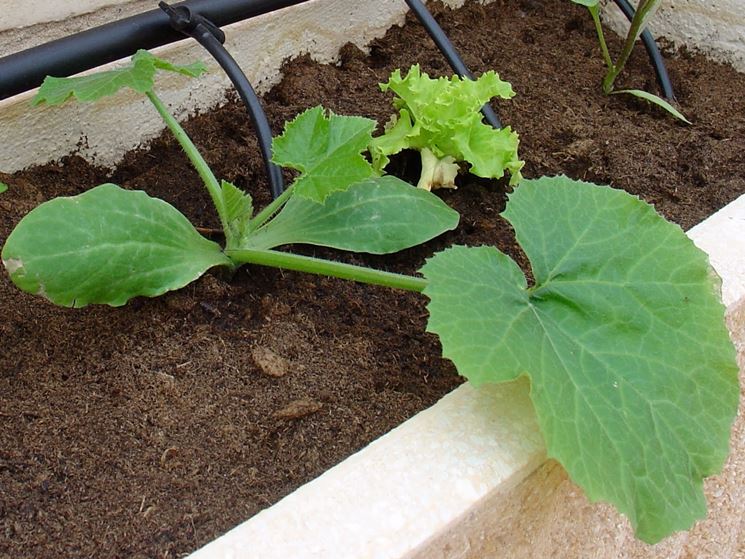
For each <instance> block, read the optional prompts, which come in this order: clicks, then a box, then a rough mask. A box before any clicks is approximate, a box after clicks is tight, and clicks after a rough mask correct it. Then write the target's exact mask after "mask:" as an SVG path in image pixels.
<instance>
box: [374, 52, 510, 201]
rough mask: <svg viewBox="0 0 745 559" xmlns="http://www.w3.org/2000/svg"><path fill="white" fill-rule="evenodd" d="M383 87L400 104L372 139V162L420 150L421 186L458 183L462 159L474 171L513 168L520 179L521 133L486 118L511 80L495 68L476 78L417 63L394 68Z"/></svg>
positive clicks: (381, 164)
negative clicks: (484, 110)
mask: <svg viewBox="0 0 745 559" xmlns="http://www.w3.org/2000/svg"><path fill="white" fill-rule="evenodd" d="M380 87H381V89H382V90H383V91H389V90H390V91H392V92H393V93H395V94H396V98H395V100H394V101H393V106H394V107H395V108H396V109H397V110H398V114H397V115H394V116H393V117H392V118H391V120H390V121H389V122H388V124H387V125H386V127H385V133H384V134H383V135H382V136H378V137H377V138H375V139H374V140H373V141H372V143H371V144H370V154H371V155H372V160H373V165H374V166H375V168H376V169H377V170H378V171H381V170H382V169H384V168H385V166H386V165H387V164H388V162H389V156H391V155H394V154H396V153H399V152H400V151H402V150H405V149H415V150H417V151H419V152H420V154H421V159H422V173H421V178H420V180H419V183H418V185H417V186H419V187H420V188H424V189H426V190H431V189H433V188H455V177H456V175H457V174H458V170H459V167H458V162H461V161H465V162H468V163H469V164H470V171H471V173H473V174H474V175H477V176H479V177H484V178H501V177H503V176H504V173H505V171H509V173H510V184H512V185H515V184H518V183H519V182H520V178H521V175H520V169H522V167H523V165H524V163H523V162H522V161H520V159H519V157H518V155H517V147H518V136H517V134H516V133H515V132H513V131H512V129H511V128H510V127H509V126H507V127H505V128H502V129H500V130H495V129H494V128H492V127H491V126H489V125H488V124H486V123H485V122H484V121H483V117H482V114H481V112H480V109H481V107H482V106H483V105H484V104H485V103H488V102H489V100H490V99H491V98H492V97H501V98H502V99H510V98H511V97H513V96H514V92H513V91H512V86H511V85H510V84H509V83H507V82H504V81H502V80H500V79H499V76H498V75H497V74H496V72H494V71H489V72H486V73H485V74H483V75H482V76H481V77H480V78H478V79H477V80H469V79H463V78H460V77H458V76H452V77H450V78H444V77H443V78H437V79H433V78H430V77H429V76H428V75H427V74H426V73H424V72H422V71H421V70H420V68H419V66H418V65H416V66H412V68H411V69H410V70H409V72H408V73H407V74H406V76H405V77H403V78H402V77H401V71H400V70H396V71H394V72H393V74H392V75H391V77H390V79H389V80H388V82H386V83H384V84H381V86H380Z"/></svg>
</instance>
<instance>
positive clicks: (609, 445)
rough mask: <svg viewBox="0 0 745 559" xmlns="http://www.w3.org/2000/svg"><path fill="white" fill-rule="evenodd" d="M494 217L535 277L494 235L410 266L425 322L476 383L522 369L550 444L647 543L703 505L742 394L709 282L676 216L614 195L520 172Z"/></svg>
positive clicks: (701, 257) (594, 496)
mask: <svg viewBox="0 0 745 559" xmlns="http://www.w3.org/2000/svg"><path fill="white" fill-rule="evenodd" d="M503 215H504V217H505V218H506V219H507V220H508V221H509V222H510V223H511V224H512V225H513V227H514V228H515V232H516V234H517V239H518V241H519V243H520V244H521V246H522V247H523V249H524V251H525V253H526V254H527V256H528V258H529V259H530V262H531V266H532V271H533V275H534V277H535V285H534V286H532V287H528V284H527V281H526V279H525V277H524V275H523V273H522V272H521V271H520V269H519V268H518V267H517V265H516V264H515V263H514V262H513V261H512V260H511V259H510V258H509V257H507V256H506V255H504V254H502V253H501V252H499V251H498V250H496V249H494V248H491V247H480V248H465V247H455V248H452V249H449V250H446V251H444V252H443V253H440V254H438V255H436V256H435V257H434V258H432V259H431V260H430V261H429V262H428V263H427V264H426V265H425V266H424V268H423V269H422V273H423V274H424V275H425V276H426V278H427V279H428V281H429V286H428V287H427V288H426V290H425V294H426V295H427V296H428V297H429V298H430V303H429V307H428V308H429V311H430V315H431V318H430V321H429V326H428V329H429V330H430V331H432V332H435V333H437V334H438V335H439V336H440V339H441V341H442V346H443V354H444V355H445V356H446V357H448V358H450V359H452V361H453V362H454V363H455V365H456V366H457V368H458V370H459V371H460V373H461V374H463V375H464V376H466V377H467V378H468V379H469V380H471V381H472V382H474V383H476V384H480V383H484V382H503V381H511V380H514V379H516V378H518V377H520V376H522V375H527V376H529V377H530V380H531V398H532V400H533V403H534V405H535V410H536V413H537V416H538V420H539V423H540V426H541V429H542V431H543V434H544V437H545V440H546V445H547V448H548V453H549V455H550V456H551V457H554V458H556V459H557V460H559V461H560V462H561V463H562V464H563V465H564V467H565V468H566V469H567V471H568V472H569V474H570V475H571V477H572V478H573V479H574V481H576V482H577V483H578V484H579V485H581V486H582V487H583V488H584V489H585V491H586V493H587V495H588V497H589V498H590V499H591V500H604V501H609V502H611V503H613V504H614V505H615V506H616V507H617V508H618V509H619V510H620V511H621V512H623V513H625V514H626V515H628V517H629V518H630V520H631V523H632V525H633V526H634V528H635V529H636V532H637V536H638V537H639V538H641V539H642V540H644V541H646V542H650V543H653V542H656V541H658V540H660V539H662V538H664V537H665V536H667V535H669V534H670V533H672V532H673V531H676V530H683V529H687V528H689V527H690V526H691V525H692V523H693V521H694V520H696V519H699V518H702V517H704V516H705V514H706V501H705V499H704V494H703V490H702V479H703V478H704V477H705V476H708V475H711V474H713V473H715V472H717V471H718V470H719V469H720V468H721V467H722V464H723V462H724V460H725V457H726V455H727V452H728V440H729V432H730V427H731V424H732V421H733V418H734V416H735V413H736V410H737V401H738V396H739V390H738V380H737V366H736V362H735V352H734V349H733V346H732V343H731V342H730V339H729V336H728V333H727V330H726V328H725V325H724V320H723V318H724V308H723V306H722V304H721V303H720V301H719V295H718V287H719V285H718V281H717V280H716V279H715V277H714V274H712V272H711V270H710V268H709V266H708V261H707V258H706V255H705V254H704V253H703V252H701V251H700V250H699V249H697V248H696V247H695V246H694V245H693V243H692V242H691V241H690V240H689V239H688V238H687V237H686V236H685V234H684V233H683V232H682V231H681V230H680V228H679V227H677V226H676V225H673V224H671V223H669V222H667V221H665V220H664V219H663V218H661V217H660V216H659V215H657V214H656V213H655V212H654V209H653V208H652V207H651V206H649V205H647V204H646V203H644V202H642V201H640V200H639V199H637V198H635V197H632V196H630V195H628V194H626V193H624V192H621V191H616V190H612V189H610V188H606V187H598V186H596V185H591V184H588V183H582V182H576V181H572V180H570V179H568V178H566V177H556V178H544V179H539V180H535V181H525V182H524V183H523V184H522V185H521V186H520V187H519V188H517V189H516V191H515V192H514V194H512V195H511V197H510V200H509V203H508V206H507V209H506V210H505V212H504V214H503Z"/></svg>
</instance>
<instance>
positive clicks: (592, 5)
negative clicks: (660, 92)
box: [572, 0, 691, 124]
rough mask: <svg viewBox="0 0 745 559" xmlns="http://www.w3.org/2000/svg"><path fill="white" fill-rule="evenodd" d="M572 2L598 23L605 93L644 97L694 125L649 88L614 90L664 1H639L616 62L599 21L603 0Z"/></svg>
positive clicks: (576, 0) (596, 24)
mask: <svg viewBox="0 0 745 559" xmlns="http://www.w3.org/2000/svg"><path fill="white" fill-rule="evenodd" d="M572 2H574V3H575V4H579V5H581V6H585V7H586V8H587V9H588V11H589V12H590V15H591V16H592V20H593V22H594V23H595V30H596V32H597V35H598V42H599V43H600V50H601V51H602V54H603V60H604V61H605V65H606V67H607V72H606V74H605V77H604V78H603V92H604V93H605V94H606V95H611V94H616V93H628V94H630V95H634V96H635V97H638V98H640V99H644V100H645V101H649V102H650V103H652V104H654V105H657V106H658V107H660V108H662V109H664V110H666V111H667V112H668V113H670V114H671V115H672V116H674V117H675V118H677V119H678V120H680V121H682V122H685V123H686V124H691V122H690V121H689V120H688V119H687V118H686V117H685V116H684V115H683V114H682V113H681V112H680V111H679V110H678V109H676V108H675V107H673V106H672V105H671V104H670V103H669V102H667V101H665V100H664V99H662V98H661V97H659V96H657V95H655V94H654V93H649V92H647V91H641V90H638V89H621V90H616V89H615V83H616V78H618V76H619V74H620V73H621V72H622V71H623V69H624V68H625V67H626V62H628V60H629V57H630V56H631V53H632V52H633V50H634V44H635V43H636V41H637V39H639V37H640V36H641V34H642V33H643V32H644V29H645V28H646V26H647V24H648V23H649V20H650V19H651V18H652V16H653V15H654V14H655V12H656V11H657V9H658V8H659V7H660V4H662V0H641V1H640V2H639V6H638V7H637V9H636V13H635V14H634V17H633V19H632V21H631V26H630V28H629V32H628V34H627V35H626V40H625V41H624V45H623V49H622V50H621V54H620V55H619V57H618V61H617V62H613V58H612V57H611V55H610V52H609V51H608V45H607V43H606V42H605V35H604V33H603V27H602V24H601V22H600V7H599V4H600V0H572Z"/></svg>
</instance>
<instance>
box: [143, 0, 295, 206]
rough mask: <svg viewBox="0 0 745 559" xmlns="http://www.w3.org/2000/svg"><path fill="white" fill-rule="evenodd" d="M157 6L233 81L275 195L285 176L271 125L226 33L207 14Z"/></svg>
mask: <svg viewBox="0 0 745 559" xmlns="http://www.w3.org/2000/svg"><path fill="white" fill-rule="evenodd" d="M158 6H159V7H160V9H161V10H163V11H164V12H165V13H166V14H168V16H169V18H170V20H171V25H172V26H173V28H174V29H176V30H177V31H179V32H181V33H183V34H185V35H186V36H188V37H192V38H193V39H194V40H195V41H197V42H198V43H199V44H200V45H202V46H203V47H204V48H205V49H206V50H207V51H208V52H209V53H210V54H211V55H212V56H213V58H214V59H215V60H216V61H217V63H218V64H220V66H221V67H222V69H223V70H224V71H225V73H226V74H227V75H228V77H229V78H230V81H231V82H233V85H234V86H235V89H236V90H237V91H238V94H239V95H240V97H241V99H242V100H243V103H244V104H245V105H246V108H247V109H248V113H249V115H250V117H251V122H252V123H253V125H254V129H255V130H256V136H257V138H258V140H259V149H260V150H261V156H262V158H263V159H264V168H265V169H266V174H267V176H268V177H269V187H270V189H271V191H272V197H273V198H277V197H278V196H279V195H280V194H282V191H283V190H284V180H283V179H282V169H280V168H279V167H278V166H277V165H275V164H274V163H272V129H271V127H270V126H269V121H268V120H267V118H266V113H264V109H263V108H262V106H261V102H260V101H259V98H258V97H257V95H256V92H255V91H254V89H253V87H251V83H250V82H249V81H248V78H247V77H246V74H245V73H244V72H243V70H241V67H240V66H238V63H237V62H236V61H235V59H234V58H233V57H232V56H231V55H230V53H229V52H228V51H227V49H226V48H225V47H224V46H223V43H224V42H225V33H223V32H222V30H221V29H220V28H219V27H217V26H216V25H215V24H214V23H212V22H211V21H210V20H208V19H207V18H205V17H203V16H200V15H198V14H193V13H192V12H191V10H190V9H189V8H188V7H186V6H178V7H172V6H169V5H168V4H167V3H166V2H160V3H159V4H158Z"/></svg>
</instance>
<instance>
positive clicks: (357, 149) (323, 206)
mask: <svg viewBox="0 0 745 559" xmlns="http://www.w3.org/2000/svg"><path fill="white" fill-rule="evenodd" d="M157 68H160V69H164V70H168V71H175V72H179V73H184V74H187V75H196V74H199V73H201V71H202V68H201V66H199V67H198V66H196V65H192V66H174V65H171V64H168V63H165V62H163V61H160V60H158V59H155V58H154V57H152V56H151V55H149V54H147V53H138V55H136V56H135V59H134V65H133V66H132V67H131V68H129V69H124V70H118V71H114V72H108V73H105V74H103V75H98V77H95V76H90V77H87V78H77V79H71V80H50V81H48V82H46V83H45V85H44V86H43V87H42V88H41V90H40V92H39V95H38V97H37V100H38V102H48V103H60V102H62V101H64V100H65V99H67V98H69V97H70V96H75V97H78V98H81V99H91V100H93V99H97V98H99V97H100V96H101V94H100V92H107V93H109V94H110V93H113V92H114V91H115V90H116V89H118V88H119V87H122V86H123V85H127V86H129V87H132V88H133V89H137V88H139V89H138V90H139V91H141V92H143V93H145V94H146V95H147V96H148V98H150V100H151V101H152V102H153V103H154V104H155V106H156V108H157V109H158V111H159V112H160V113H161V115H163V118H164V119H165V121H166V123H167V124H168V126H169V128H170V129H171V130H172V131H173V132H174V133H175V134H176V137H177V138H178V140H179V142H180V143H181V145H182V147H183V148H184V150H185V151H186V153H187V155H188V156H189V157H190V159H191V161H192V163H193V164H194V165H195V167H196V168H197V170H198V171H199V174H200V176H201V177H202V179H203V181H204V182H205V184H206V185H207V188H208V190H209V191H210V194H211V195H212V197H213V200H214V202H215V206H216V208H217V211H218V214H219V215H220V220H221V221H222V224H223V228H224V231H225V236H226V246H225V248H224V249H223V248H221V247H220V246H219V245H218V244H216V243H214V242H212V241H209V240H207V239H205V238H204V237H202V236H201V235H199V233H198V232H197V231H196V230H195V228H194V227H193V226H192V225H191V223H189V221H188V220H187V219H186V217H184V216H183V215H182V214H181V213H180V212H179V211H178V210H176V209H175V208H174V207H172V206H170V205H169V204H167V203H165V202H163V201H161V200H157V199H154V198H151V197H150V196H148V195H147V194H145V193H144V192H139V191H128V190H123V189H121V188H119V187H117V186H115V185H111V184H106V185H101V186H98V187H96V188H94V189H92V190H90V191H88V192H85V193H83V194H81V195H78V196H75V197H72V198H60V199H56V200H52V201H50V202H46V203H45V204H42V205H41V206H39V207H38V208H36V209H34V210H33V211H31V212H30V213H29V214H28V215H27V216H26V217H25V218H23V219H22V220H21V222H20V223H19V224H18V226H17V227H16V229H15V230H14V231H13V232H12V233H11V235H10V237H9V238H8V240H7V241H6V243H5V246H4V248H3V251H2V259H3V263H4V264H5V267H6V269H7V270H8V273H9V274H10V277H11V279H12V280H13V281H14V282H15V283H16V284H17V285H18V286H19V287H21V288H22V289H24V290H26V291H29V292H31V293H35V294H38V295H42V296H44V297H46V298H48V299H49V300H51V301H53V302H55V303H56V304H59V305H66V306H77V307H79V306H84V305H86V304H90V303H107V304H110V305H122V304H124V303H125V302H126V301H127V300H128V299H130V298H131V297H134V296H137V295H147V296H154V295H158V294H161V293H163V292H165V291H167V290H169V289H177V288H179V287H181V286H183V285H185V284H187V283H188V282H190V281H192V280H194V279H196V278H197V277H199V276H200V275H201V274H203V273H204V272H205V271H206V270H207V269H209V268H211V267H213V266H225V267H229V268H234V267H236V266H238V265H241V264H244V263H252V264H259V265H267V266H273V267H277V268H285V269H289V270H296V271H301V272H309V273H314V274H320V275H327V276H334V277H338V278H343V279H349V280H354V281H358V282H363V283H370V284H375V285H383V286H388V287H393V288H398V289H405V290H409V291H414V292H419V293H423V294H424V295H425V296H426V297H428V298H429V304H428V306H427V308H428V310H429V313H430V317H429V321H428V325H427V330H428V331H430V332H433V333H435V334H437V335H438V336H439V337H440V341H441V343H442V348H443V355H444V356H445V357H447V358H449V359H451V360H452V361H453V362H454V363H455V365H456V367H457V368H458V371H459V372H460V373H461V374H462V375H463V376H465V377H466V378H467V379H469V380H470V381H471V382H473V383H474V384H477V385H478V384H483V383H487V382H509V381H513V380H515V379H517V378H519V377H522V376H527V377H529V379H530V383H531V392H530V395H531V399H532V401H533V404H534V407H535V412H536V415H537V417H538V422H539V425H540V427H541V429H542V432H543V435H544V438H545V441H546V446H547V449H548V455H549V456H551V457H553V458H555V459H556V460H558V461H559V462H560V463H561V464H563V465H564V467H565V468H566V470H567V471H568V472H569V475H570V476H571V477H572V479H573V480H574V481H576V482H577V483H578V484H579V485H580V486H582V487H583V488H584V489H585V491H586V493H587V495H588V497H589V498H590V499H592V500H603V501H608V502H610V503H613V504H614V505H615V506H616V507H617V508H618V509H619V510H620V511H621V512H623V513H625V514H626V515H627V516H628V517H629V519H630V520H631V523H632V525H633V526H634V528H635V530H636V534H637V536H638V537H639V538H641V539H642V540H644V541H646V542H650V543H654V542H657V541H659V540H661V539H662V538H664V537H666V536H667V535H669V534H671V533H672V532H674V531H677V530H684V529H687V528H689V527H690V526H691V525H692V524H693V522H694V521H695V520H696V519H699V518H703V517H704V516H705V514H706V501H705V498H704V494H703V490H702V479H703V478H704V477H706V476H709V475H712V474H714V473H716V472H717V471H719V470H720V469H721V467H722V465H723V463H724V460H725V458H726V456H727V453H728V442H729V434H730V428H731V425H732V421H733V419H734V417H735V414H736V411H737V403H738V397H739V388H738V378H737V374H738V368H737V365H736V361H735V351H734V348H733V346H732V343H731V341H730V339H729V335H728V332H727V329H726V327H725V324H724V320H723V315H724V308H723V306H722V304H721V302H720V301H719V295H718V284H717V280H716V279H715V274H712V272H711V269H710V268H709V264H708V260H707V258H706V255H705V254H704V253H703V252H701V251H700V250H699V249H698V248H696V247H695V246H694V244H693V243H692V241H691V240H690V239H688V237H686V235H685V234H684V233H683V231H682V230H681V229H680V228H679V227H678V226H677V225H673V224H671V223H669V222H667V221H666V220H665V219H663V218H662V217H660V216H659V215H658V214H657V213H655V211H654V209H653V208H652V207H651V206H649V205H648V204H646V203H644V202H642V201H641V200H639V199H638V198H636V197H634V196H631V195H629V194H627V193H625V192H622V191H617V190H613V189H611V188H608V187H601V186H596V185H593V184H589V183H584V182H579V181H574V180H571V179H568V178H566V177H553V178H542V179H538V180H526V181H523V182H522V183H521V184H520V186H519V187H518V188H516V189H515V192H514V193H512V194H511V195H510V197H509V200H508V203H507V208H506V210H505V212H504V213H503V214H502V215H503V216H504V218H505V219H506V220H508V221H509V222H510V224H511V225H512V227H513V228H514V230H515V233H516V236H517V240H518V242H519V244H520V246H521V247H522V249H523V250H524V252H525V254H526V255H527V256H528V258H529V260H530V263H531V267H532V277H533V278H534V279H535V281H534V283H533V284H532V285H530V284H529V283H528V281H527V280H526V277H525V275H524V274H523V272H522V271H521V270H520V268H519V267H518V266H517V264H515V262H514V261H513V260H512V259H510V258H509V256H507V255H505V254H503V253H502V252H500V251H499V250H497V249H496V248H493V247H489V246H482V247H462V246H455V247H451V248H449V249H447V250H444V251H442V252H440V253H437V254H435V255H434V256H433V257H432V258H431V259H429V260H428V261H427V263H426V264H425V266H424V267H423V268H422V269H421V275H422V276H423V277H418V276H416V277H415V276H406V275H401V274H394V273H389V272H383V271H379V270H374V269H370V268H364V267H360V266H353V265H349V264H344V263H340V262H335V261H331V260H321V259H317V258H311V257H307V256H302V255H298V254H293V253H290V252H281V251H277V250H273V249H274V248H275V247H277V246H281V245H285V244H289V243H311V244H319V245H325V246H334V247H337V248H342V249H345V250H363V251H367V252H376V253H385V252H391V251H395V250H400V249H401V248H404V247H406V246H411V245H413V244H418V243H420V242H423V241H425V240H427V239H429V238H432V237H434V236H435V235H437V234H438V233H439V232H442V231H444V230H446V229H450V228H453V227H455V225H456V223H457V219H458V216H457V214H455V212H453V211H452V210H451V209H450V208H448V207H447V206H445V205H444V204H443V203H442V202H441V201H440V200H439V199H438V198H437V197H436V196H434V195H432V194H431V193H429V192H426V191H424V190H421V189H415V188H412V187H411V186H409V185H407V184H405V183H403V182H402V181H399V180H398V179H395V178H393V177H378V176H377V174H376V172H375V170H374V169H373V167H372V166H371V165H370V164H369V163H368V162H367V161H366V160H365V159H364V158H363V157H362V155H361V151H362V150H363V149H364V147H365V146H366V145H368V144H369V142H370V141H371V138H370V133H371V131H372V129H373V128H374V124H375V123H374V122H372V121H369V120H367V119H362V118H350V117H339V116H336V115H332V114H328V113H326V111H324V110H323V109H322V108H315V109H310V110H309V111H306V112H305V113H303V114H301V115H300V116H298V117H297V118H296V119H295V120H294V121H293V122H291V123H290V124H288V125H287V127H286V128H285V132H284V134H283V135H282V136H281V137H279V138H277V140H276V141H275V145H274V159H275V162H277V163H278V164H281V165H285V166H290V167H292V168H294V169H297V170H298V171H300V173H301V174H300V176H299V177H298V179H297V180H296V181H295V183H294V184H293V186H291V188H290V189H288V190H287V191H286V192H285V193H284V194H283V195H282V196H281V197H280V198H278V199H277V200H276V201H275V202H273V203H272V204H270V205H269V206H268V207H267V208H265V209H264V210H262V211H261V212H259V213H258V214H256V215H255V216H253V209H252V203H251V199H250V198H249V197H248V195H247V194H246V193H244V192H243V191H241V190H240V189H238V188H237V187H236V186H234V185H232V184H230V183H227V182H221V183H220V182H218V181H217V179H215V178H214V175H213V174H212V171H211V170H210V169H209V167H207V165H206V163H204V160H203V159H202V158H201V156H200V155H199V153H198V152H197V151H196V148H195V147H194V146H193V144H192V143H191V141H190V140H189V139H188V137H187V136H186V134H185V133H184V132H183V130H182V129H181V127H180V126H179V125H178V123H177V122H176V121H175V120H174V119H173V117H172V116H170V114H168V111H167V110H166V109H165V106H164V105H163V103H162V102H161V101H160V100H159V99H158V98H157V96H156V95H155V93H154V92H153V90H152V78H153V74H154V73H155V70H156V69H157ZM102 76H103V77H102ZM474 103H475V101H474ZM496 157H497V158H500V157H502V155H501V154H497V155H496ZM518 171H519V167H518V168H517V170H516V171H515V173H517V172H518ZM513 176H514V175H513Z"/></svg>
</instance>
